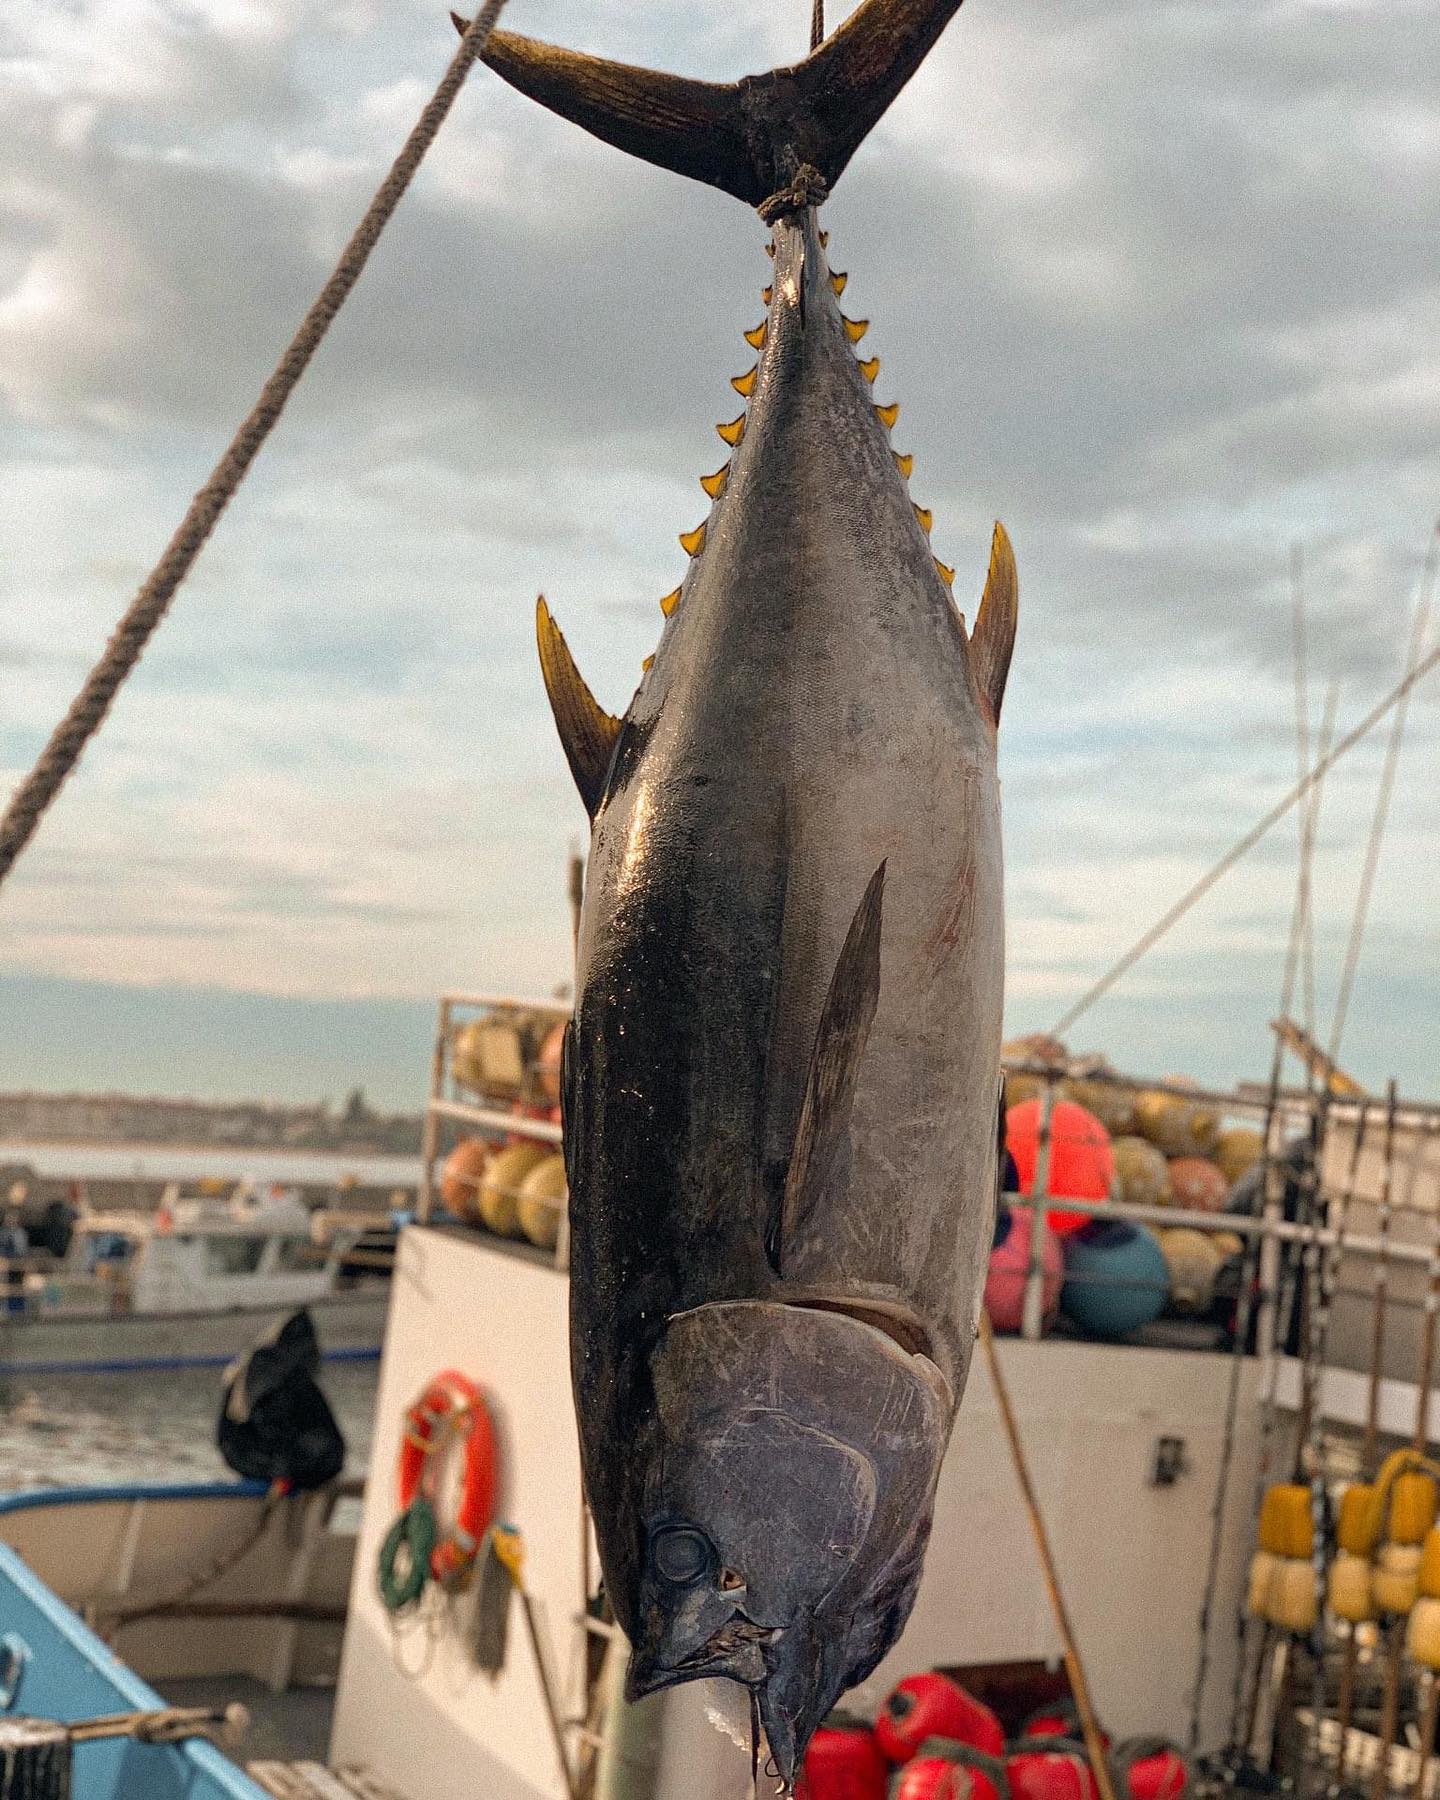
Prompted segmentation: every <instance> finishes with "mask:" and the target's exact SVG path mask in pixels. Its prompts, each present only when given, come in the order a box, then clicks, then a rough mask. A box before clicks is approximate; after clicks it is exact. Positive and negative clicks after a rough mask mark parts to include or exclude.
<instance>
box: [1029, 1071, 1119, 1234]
mask: <svg viewBox="0 0 1440 1800" xmlns="http://www.w3.org/2000/svg"><path fill="white" fill-rule="evenodd" d="M1040 1108H1041V1102H1040V1101H1039V1100H1026V1101H1024V1102H1023V1103H1022V1104H1021V1105H1019V1106H1014V1107H1012V1108H1011V1109H1010V1111H1009V1112H1008V1113H1007V1114H1006V1115H1005V1141H1006V1144H1007V1145H1008V1146H1009V1149H1010V1154H1011V1155H1012V1156H1013V1157H1014V1158H1015V1168H1016V1171H1017V1172H1018V1174H1019V1176H1020V1192H1021V1193H1022V1194H1028V1193H1030V1192H1031V1191H1032V1189H1033V1187H1034V1183H1035V1166H1036V1162H1037V1159H1038V1156H1039V1134H1040ZM1114 1175H1115V1158H1114V1155H1113V1154H1112V1152H1111V1149H1110V1134H1109V1132H1107V1131H1106V1129H1105V1127H1104V1126H1103V1125H1102V1124H1101V1123H1100V1121H1099V1120H1098V1119H1097V1118H1096V1117H1095V1115H1094V1113H1091V1112H1087V1111H1086V1110H1085V1108H1084V1107H1083V1106H1077V1105H1076V1104H1075V1102H1074V1101H1073V1100H1057V1101H1056V1102H1055V1104H1054V1106H1052V1107H1051V1109H1050V1165H1049V1174H1048V1177H1047V1180H1046V1184H1045V1192H1046V1193H1047V1194H1058V1195H1060V1196H1061V1197H1062V1198H1068V1199H1074V1200H1108V1199H1109V1198H1110V1183H1111V1181H1112V1180H1113V1178H1114ZM1089 1216H1090V1215H1089V1214H1088V1213H1077V1212H1066V1211H1065V1210H1063V1209H1061V1210H1059V1211H1057V1212H1052V1213H1050V1214H1049V1215H1048V1220H1047V1222H1048V1224H1049V1226H1050V1229H1051V1230H1052V1231H1053V1232H1056V1233H1058V1234H1059V1235H1061V1236H1063V1235H1064V1234H1065V1233H1066V1232H1067V1231H1077V1230H1078V1229H1079V1228H1080V1226H1082V1225H1083V1224H1084V1223H1085V1221H1086V1219H1087V1218H1089Z"/></svg>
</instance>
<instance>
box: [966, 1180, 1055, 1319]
mask: <svg viewBox="0 0 1440 1800" xmlns="http://www.w3.org/2000/svg"><path fill="white" fill-rule="evenodd" d="M1009 1216H1010V1228H1009V1230H1008V1231H1007V1232H1006V1233H1005V1235H1004V1237H1003V1238H1001V1240H1000V1242H999V1243H998V1244H996V1246H995V1248H994V1249H993V1250H992V1251H991V1252H990V1269H989V1273H988V1274H987V1275H986V1277H985V1310H986V1311H987V1312H988V1313H989V1315H990V1323H991V1325H992V1326H993V1327H994V1328H995V1330H996V1331H1019V1329H1020V1327H1021V1324H1022V1322H1023V1319H1024V1313H1025V1282H1026V1278H1027V1276H1028V1274H1029V1271H1030V1234H1031V1232H1032V1231H1033V1230H1034V1223H1033V1221H1034V1214H1033V1213H1032V1212H1031V1211H1030V1209H1029V1207H1028V1206H1015V1207H1011V1208H1010V1215H1009ZM1052 1217H1053V1215H1052ZM1040 1271H1041V1274H1040V1314H1041V1318H1040V1323H1041V1325H1042V1327H1044V1328H1046V1329H1048V1328H1049V1326H1050V1325H1052V1324H1053V1323H1054V1320H1055V1310H1056V1306H1057V1304H1058V1302H1059V1299H1060V1279H1061V1262H1060V1245H1059V1244H1058V1242H1057V1241H1056V1238H1055V1234H1054V1233H1053V1232H1049V1231H1047V1232H1046V1233H1045V1243H1044V1247H1043V1249H1042V1250H1041V1254H1040Z"/></svg>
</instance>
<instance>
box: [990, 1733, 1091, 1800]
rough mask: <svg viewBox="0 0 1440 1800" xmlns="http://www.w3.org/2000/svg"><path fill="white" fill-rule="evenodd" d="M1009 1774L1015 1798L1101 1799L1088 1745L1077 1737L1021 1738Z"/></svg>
mask: <svg viewBox="0 0 1440 1800" xmlns="http://www.w3.org/2000/svg"><path fill="white" fill-rule="evenodd" d="M1005 1774H1006V1778H1007V1779H1008V1781H1009V1783H1010V1795H1011V1800H1100V1790H1099V1788H1098V1786H1097V1785H1096V1782H1095V1772H1094V1770H1093V1769H1092V1768H1091V1767H1090V1759H1089V1757H1088V1756H1087V1755H1086V1754H1085V1746H1084V1745H1083V1744H1081V1743H1077V1742H1076V1741H1075V1740H1074V1739H1073V1738H1048V1737H1047V1738H1042V1737H1035V1738H1021V1739H1020V1741H1019V1742H1018V1743H1017V1744H1016V1745H1015V1747H1014V1749H1013V1750H1011V1752H1010V1754H1009V1755H1008V1756H1007V1757H1006V1758H1005Z"/></svg>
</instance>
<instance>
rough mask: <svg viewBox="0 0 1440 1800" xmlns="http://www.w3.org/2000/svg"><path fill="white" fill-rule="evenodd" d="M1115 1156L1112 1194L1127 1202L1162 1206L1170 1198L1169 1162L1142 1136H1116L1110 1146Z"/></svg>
mask: <svg viewBox="0 0 1440 1800" xmlns="http://www.w3.org/2000/svg"><path fill="white" fill-rule="evenodd" d="M1110 1152H1111V1154H1112V1156H1113V1157H1114V1158H1115V1198H1116V1199H1117V1200H1121V1201H1123V1202H1124V1203H1125V1205H1127V1206H1164V1205H1165V1203H1166V1202H1167V1201H1168V1200H1169V1198H1170V1165H1169V1163H1167V1162H1166V1160H1165V1158H1164V1157H1163V1156H1162V1155H1161V1154H1160V1152H1159V1151H1158V1150H1157V1149H1156V1148H1155V1146H1154V1145H1153V1144H1151V1143H1148V1142H1147V1141H1146V1140H1145V1139H1144V1138H1142V1137H1133V1136H1130V1137H1117V1138H1116V1139H1115V1141H1114V1143H1113V1144H1111V1146H1110Z"/></svg>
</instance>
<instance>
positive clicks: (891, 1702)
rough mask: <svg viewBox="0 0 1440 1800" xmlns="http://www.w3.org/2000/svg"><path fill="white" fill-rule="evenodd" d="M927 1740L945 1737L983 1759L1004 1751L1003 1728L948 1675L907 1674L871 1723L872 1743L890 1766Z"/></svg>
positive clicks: (979, 1702)
mask: <svg viewBox="0 0 1440 1800" xmlns="http://www.w3.org/2000/svg"><path fill="white" fill-rule="evenodd" d="M927 1738H950V1739H952V1740H953V1741H954V1742H955V1743H957V1744H968V1745H970V1746H971V1747H972V1748H973V1749H976V1750H981V1751H983V1752H984V1753H985V1755H987V1756H994V1757H998V1756H1001V1755H1003V1753H1004V1750H1005V1728H1004V1727H1003V1726H1002V1725H1001V1723H1000V1721H999V1719H997V1718H996V1717H995V1714H994V1713H993V1712H991V1710H990V1708H989V1707H988V1706H986V1705H985V1703H984V1701H982V1700H977V1699H976V1698H975V1696H974V1695H973V1694H967V1693H966V1692H965V1690H964V1688H962V1687H961V1686H960V1684H959V1682H958V1681H951V1679H950V1678H949V1676H948V1675H938V1674H934V1673H932V1674H929V1675H907V1676H906V1677H905V1679H904V1681H902V1682H901V1683H900V1685H899V1686H898V1687H896V1688H893V1689H892V1690H891V1692H890V1693H889V1695H888V1696H887V1697H886V1700H885V1704H884V1706H882V1707H881V1709H880V1716H879V1717H878V1718H877V1719H876V1721H875V1742H876V1743H877V1744H878V1745H879V1746H880V1748H881V1750H882V1751H883V1752H884V1753H885V1755H886V1756H888V1757H889V1758H890V1760H891V1762H894V1763H903V1762H908V1761H909V1759H910V1758H911V1757H912V1756H914V1755H915V1753H916V1751H917V1750H919V1748H920V1746H921V1745H922V1744H923V1743H924V1742H925V1740H926V1739H927Z"/></svg>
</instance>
